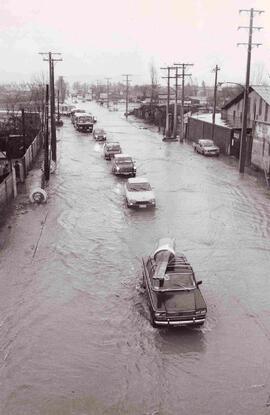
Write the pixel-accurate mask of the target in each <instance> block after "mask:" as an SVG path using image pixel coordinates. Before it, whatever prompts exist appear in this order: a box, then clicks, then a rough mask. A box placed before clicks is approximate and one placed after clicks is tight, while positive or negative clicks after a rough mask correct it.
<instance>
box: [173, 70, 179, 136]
mask: <svg viewBox="0 0 270 415" xmlns="http://www.w3.org/2000/svg"><path fill="white" fill-rule="evenodd" d="M177 99H178V66H177V67H176V68H175V101H174V117H173V138H174V139H176V136H177Z"/></svg>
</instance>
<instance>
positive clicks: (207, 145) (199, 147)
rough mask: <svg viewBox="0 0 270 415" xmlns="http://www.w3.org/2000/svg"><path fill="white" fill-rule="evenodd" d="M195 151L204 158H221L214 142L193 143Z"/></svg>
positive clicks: (199, 141)
mask: <svg viewBox="0 0 270 415" xmlns="http://www.w3.org/2000/svg"><path fill="white" fill-rule="evenodd" d="M193 148H194V151H197V153H201V154H203V155H204V156H217V157H218V156H219V147H218V146H216V145H215V144H214V141H213V140H198V142H197V143H193Z"/></svg>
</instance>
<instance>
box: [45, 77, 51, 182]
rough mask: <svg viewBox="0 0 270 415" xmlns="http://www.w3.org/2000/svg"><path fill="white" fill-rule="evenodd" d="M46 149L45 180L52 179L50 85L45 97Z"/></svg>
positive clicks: (47, 87)
mask: <svg viewBox="0 0 270 415" xmlns="http://www.w3.org/2000/svg"><path fill="white" fill-rule="evenodd" d="M44 133H45V140H44V141H45V143H44V144H45V149H44V176H45V180H46V181H48V180H49V179H50V159H49V85H46V95H45V131H44Z"/></svg>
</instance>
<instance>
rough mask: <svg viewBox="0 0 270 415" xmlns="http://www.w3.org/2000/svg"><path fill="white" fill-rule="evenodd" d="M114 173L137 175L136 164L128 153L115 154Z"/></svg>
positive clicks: (117, 174) (113, 161)
mask: <svg viewBox="0 0 270 415" xmlns="http://www.w3.org/2000/svg"><path fill="white" fill-rule="evenodd" d="M112 173H113V174H115V175H116V176H133V177H135V176H136V165H135V161H133V159H132V157H130V156H129V155H128V154H115V156H114V158H113V160H112Z"/></svg>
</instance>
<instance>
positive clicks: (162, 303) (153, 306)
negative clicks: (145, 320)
mask: <svg viewBox="0 0 270 415" xmlns="http://www.w3.org/2000/svg"><path fill="white" fill-rule="evenodd" d="M142 264H143V286H144V287H145V288H146V292H147V297H148V300H149V308H150V315H151V323H152V325H153V326H154V327H157V326H167V327H168V326H195V327H196V326H197V327H198V326H202V325H203V324H204V322H205V319H206V313H207V307H206V303H205V300H204V298H203V296H202V293H201V291H200V288H199V286H200V284H201V283H202V281H196V278H195V275H194V271H193V269H192V267H191V265H190V263H189V262H188V260H187V258H186V257H185V256H184V255H183V254H179V255H176V253H175V242H174V240H173V239H170V238H162V239H160V241H159V242H158V244H157V247H156V249H155V251H154V253H153V254H152V255H150V256H147V257H145V258H143V259H142Z"/></svg>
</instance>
